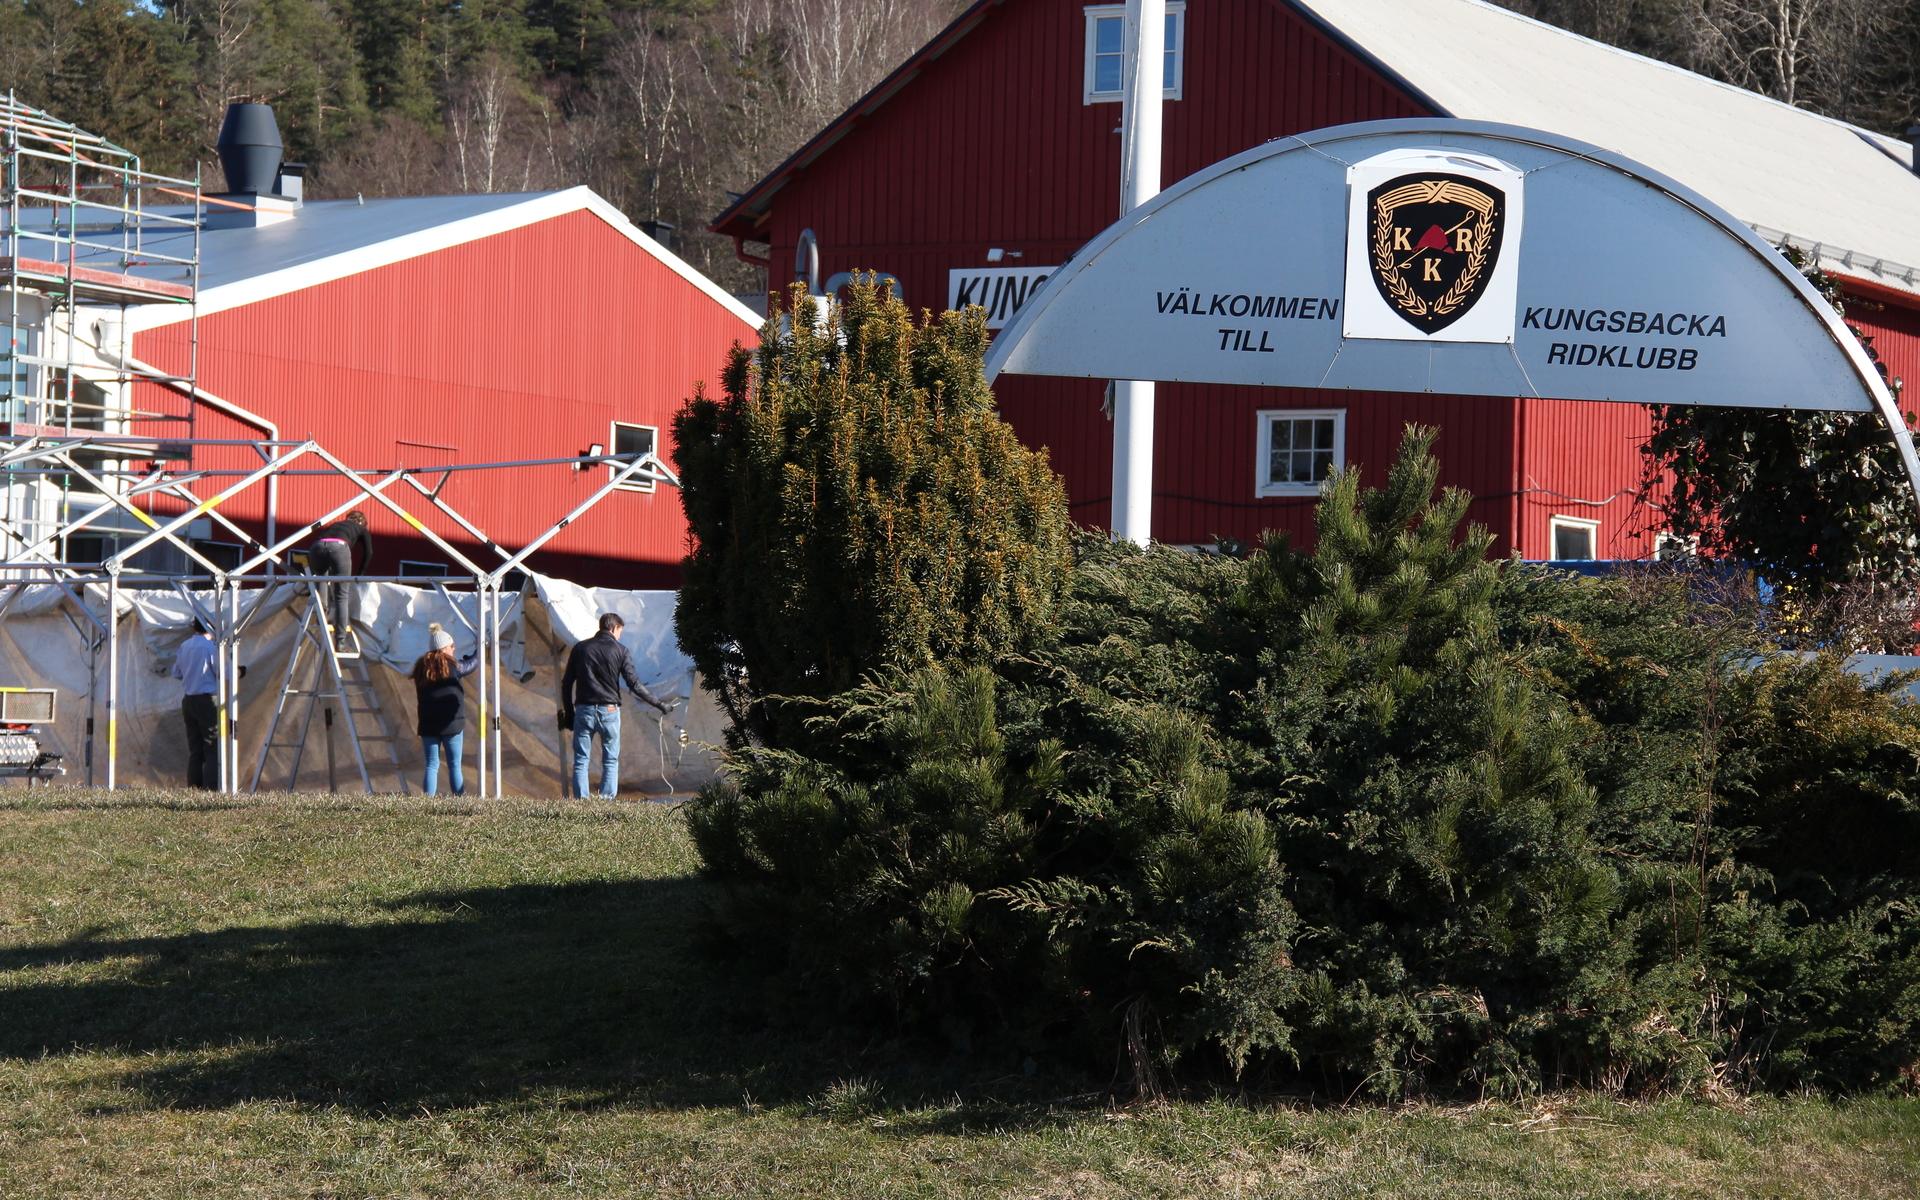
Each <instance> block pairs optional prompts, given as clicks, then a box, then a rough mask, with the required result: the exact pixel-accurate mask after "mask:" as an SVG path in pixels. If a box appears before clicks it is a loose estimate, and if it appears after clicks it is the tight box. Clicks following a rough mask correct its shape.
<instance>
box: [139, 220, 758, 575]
mask: <svg viewBox="0 0 1920 1200" xmlns="http://www.w3.org/2000/svg"><path fill="white" fill-rule="evenodd" d="M295 219H296V220H297V219H298V218H297V217H296V218H295ZM752 336H753V330H752V329H751V328H749V327H748V326H747V325H746V324H745V323H744V322H742V321H740V320H739V319H738V318H736V317H735V316H733V315H732V314H731V313H729V312H728V311H727V310H726V309H724V308H723V307H722V306H721V305H720V304H718V303H717V302H715V301H714V300H712V299H711V298H709V297H708V296H706V295H704V294H702V293H701V292H700V291H699V290H698V289H696V288H695V287H694V286H693V285H691V284H690V283H688V282H687V281H686V280H685V279H683V278H681V277H680V276H679V275H677V274H675V273H674V272H673V271H672V270H671V269H670V268H668V267H667V266H666V265H665V264H663V263H662V262H660V261H659V260H658V259H656V258H654V257H653V256H652V255H650V254H648V253H647V252H646V251H645V250H643V249H641V248H640V247H639V246H636V245H634V244H633V243H632V242H631V241H629V240H628V239H627V238H626V237H625V236H623V235H622V234H621V233H619V232H618V231H616V230H614V229H613V228H611V227H609V226H608V225H607V224H606V223H605V222H604V221H602V220H600V219H599V218H598V217H597V216H594V215H593V214H591V213H587V212H577V213H571V214H568V215H565V216H561V217H556V218H553V219H551V220H547V221H543V222H540V223H538V224H534V225H531V226H528V227H526V228H523V229H519V230H514V231H511V232H507V233H502V234H498V235H495V236H492V237H488V238H484V239H481V240H479V241H475V242H470V243H466V244H464V245H460V246H456V247H453V248H450V249H447V250H441V251H437V252H435V253H431V254H427V255H423V256H421V257H418V258H414V259H410V260H407V261H404V262H399V263H395V264H392V265H390V266H385V267H380V268H378V269H375V270H371V271H367V272H365V273H363V274H360V275H355V276H351V277H349V278H346V279H341V280H338V281H335V282H331V283H323V284H319V285H316V286H314V287H310V288H306V289H304V290H301V291H297V292H292V293H289V294H287V295H284V296H278V297H275V298H273V299H271V300H266V301H262V302H260V303H257V304H250V305H246V306H244V307H240V308H235V309H230V310H227V311H225V312H220V313H215V314H213V315H210V316H207V317H204V318H202V320H201V321H200V369H199V380H200V383H201V385H202V386H203V387H205V388H206V389H207V390H209V391H211V392H212V393H214V394H215V395H217V396H220V397H222V398H224V399H227V400H230V401H232V402H233V403H235V404H238V405H241V406H243V407H246V408H248V409H251V410H253V411H254V412H257V413H260V414H262V415H264V416H266V417H268V418H269V419H272V420H274V421H277V422H278V423H279V425H280V428H281V432H282V436H283V437H287V438H305V437H308V436H312V437H314V438H316V439H318V440H319V441H320V443H321V444H322V445H324V446H325V447H326V448H327V449H329V450H330V451H332V452H333V453H335V454H336V455H339V456H340V457H341V458H343V459H345V460H346V461H347V462H348V463H350V464H352V465H354V466H358V467H391V466H397V465H402V464H403V463H405V464H406V465H418V464H432V463H435V462H444V461H462V462H473V461H498V460H508V459H529V458H558V457H566V456H571V455H577V454H579V453H580V452H582V451H583V450H585V449H586V448H587V447H588V446H590V445H592V444H594V443H600V444H602V445H610V444H611V443H610V441H609V428H610V424H611V422H613V421H616V420H618V421H623V422H631V423H635V424H643V425H653V426H656V427H658V429H659V430H660V440H661V446H662V457H664V458H667V459H668V460H669V461H671V456H670V439H671V431H670V429H669V428H668V425H669V423H670V422H671V420H672V416H673V413H674V410H675V409H676V407H677V406H678V405H679V403H680V401H681V400H682V398H684V397H685V396H687V395H689V394H690V393H691V392H692V390H693V387H694V385H695V383H696V382H699V381H706V382H708V383H709V384H710V385H712V384H715V383H716V381H717V380H718V378H719V374H720V371H721V369H722V367H723V366H724V363H725V359H726V354H727V350H728V347H729V346H731V345H732V344H733V343H734V342H735V341H736V340H748V339H751V338H752ZM186 337H187V327H186V326H185V325H173V326H167V327H163V328H161V329H157V330H152V331H148V332H145V333H142V334H140V335H138V337H137V339H136V342H135V353H136V354H137V355H139V356H140V357H142V358H144V359H146V360H147V361H149V362H154V363H158V364H161V365H164V366H168V367H171V368H173V369H180V368H181V367H182V366H183V364H184V360H185V348H186ZM136 404H137V405H139V406H142V407H155V405H152V404H145V403H142V402H140V401H136ZM195 436H196V437H200V438H252V437H256V436H258V435H257V434H256V433H255V432H254V431H252V430H251V429H248V428H247V427H245V426H243V425H241V424H239V423H238V422H235V421H233V420H230V419H228V418H224V417H220V416H218V415H213V414H206V413H205V412H204V410H203V415H202V417H201V418H200V419H199V422H198V426H197V429H196V431H195ZM259 463H260V459H259V458H258V456H257V455H255V454H254V453H253V452H252V451H251V450H248V449H240V448H236V449H232V450H207V451H203V452H202V453H201V455H200V456H199V458H198V459H197V460H196V463H195V465H196V466H199V467H202V468H206V467H225V468H235V467H246V468H249V469H251V468H252V467H256V466H258V465H259ZM605 479H606V474H605V469H604V468H600V469H596V470H591V471H582V472H576V471H574V470H573V469H572V468H571V467H543V468H537V469H527V470H521V471H516V472H488V473H485V474H479V473H475V474H466V475H456V476H455V477H454V478H453V479H452V480H451V482H449V483H448V485H447V487H446V489H445V491H444V492H443V495H444V496H445V498H446V499H447V500H448V501H449V502H450V503H451V504H452V505H453V507H455V508H456V509H458V510H459V511H460V512H462V513H463V514H465V515H466V516H467V517H468V518H469V519H470V520H472V521H474V522H475V523H476V524H478V525H479V526H480V527H481V528H482V529H484V530H486V531H487V532H488V533H490V534H491V535H492V536H493V537H494V538H495V539H496V540H498V541H499V542H501V543H502V544H503V545H506V546H508V547H510V548H517V547H518V546H519V545H522V544H524V543H525V542H527V541H528V540H530V539H531V538H532V537H534V536H535V535H537V534H538V533H540V532H541V531H542V530H544V529H545V528H546V527H548V526H549V525H551V524H552V523H553V522H554V521H555V520H557V519H558V518H560V517H562V516H564V515H565V514H566V513H567V511H568V510H569V509H571V508H572V507H573V506H574V505H575V504H577V503H578V502H580V501H581V500H584V499H585V498H586V497H587V496H588V495H589V494H590V493H591V492H592V491H593V490H594V488H596V487H598V486H599V485H600V484H601V483H603V482H604V481H605ZM349 492H350V488H348V487H347V486H346V485H344V484H342V483H341V482H339V481H338V480H337V479H315V478H287V479H286V480H285V481H284V482H283V484H282V487H281V494H280V523H281V526H282V528H283V529H285V528H287V527H289V525H290V524H297V523H300V522H304V521H307V520H310V519H312V518H313V517H315V516H317V515H319V514H320V513H322V512H324V511H326V510H328V509H329V508H331V507H332V506H333V505H335V504H337V503H339V502H340V501H341V500H342V499H345V498H346V497H347V496H348V494H349ZM388 494H390V495H393V496H394V497H395V498H396V499H398V500H399V501H400V502H401V503H402V505H403V506H405V507H406V508H408V510H409V511H411V512H414V513H416V514H425V513H427V512H429V511H430V510H428V509H427V507H426V506H425V503H424V501H421V500H420V499H419V498H418V497H417V496H413V495H412V493H411V489H407V488H406V487H405V485H404V484H402V485H398V486H396V488H395V489H393V490H392V491H390V492H389V493H388ZM262 500H263V496H262V495H261V494H260V493H258V492H256V493H249V495H248V496H247V497H245V498H242V501H241V502H240V503H239V506H238V507H237V508H236V509H235V510H234V511H235V512H237V513H238V514H239V515H242V516H244V517H246V518H248V519H249V521H250V522H257V521H258V520H259V518H260V516H261V514H262V511H263V506H262ZM365 507H366V509H367V511H368V513H369V515H370V516H371V517H372V527H373V532H374V535H375V543H376V558H375V569H376V570H377V571H380V572H383V573H384V572H390V571H393V570H395V569H396V567H397V564H398V562H399V560H400V559H402V558H409V559H424V560H427V561H445V556H444V555H443V554H441V553H440V552H439V551H438V550H436V549H435V548H433V547H432V546H431V545H429V544H427V543H426V542H425V541H424V540H423V539H421V538H419V537H418V536H417V535H415V534H413V533H412V532H411V530H409V529H408V528H407V527H406V526H405V525H404V524H403V523H402V522H401V521H400V519H399V518H398V517H396V516H394V515H393V514H391V513H388V512H386V511H384V510H381V509H378V507H377V506H376V505H373V504H368V505H366V506H365ZM426 524H427V525H428V527H429V528H431V529H433V530H434V531H435V532H436V533H439V534H441V535H442V536H445V537H447V538H448V539H449V540H450V541H452V542H454V543H455V544H456V545H458V546H460V547H462V549H463V551H464V552H466V553H468V555H469V557H471V558H473V559H474V561H475V562H478V563H480V564H481V565H483V566H491V565H493V563H490V562H488V561H487V559H486V558H484V557H482V556H480V555H479V553H478V551H477V548H474V547H472V539H470V538H468V537H467V536H466V535H464V534H462V533H460V531H459V530H458V528H457V527H455V526H454V525H453V524H452V523H451V522H450V521H449V520H447V519H446V518H445V517H442V516H440V515H438V514H433V515H432V516H431V517H429V518H428V519H427V520H426ZM685 543H686V519H685V517H684V515H683V513H682V511H681V508H680V503H679V498H678V496H677V494H676V493H675V492H674V491H673V489H671V488H669V487H664V486H663V487H661V488H660V489H659V490H658V491H657V492H654V493H651V494H642V493H631V492H620V493H616V494H614V495H612V496H610V497H608V498H607V499H606V500H605V501H603V502H602V503H601V505H600V506H599V507H598V508H597V509H595V510H594V511H593V512H592V513H590V514H588V515H587V516H586V517H584V518H583V519H581V520H580V521H578V522H577V523H575V524H574V525H572V526H570V527H569V528H568V529H567V530H566V531H565V532H563V533H562V534H561V535H560V536H559V537H558V538H557V539H556V540H555V541H553V542H551V543H549V546H548V549H547V551H546V552H545V553H543V554H542V555H541V556H540V557H539V558H537V559H536V560H535V562H534V564H533V565H534V567H535V568H536V569H537V570H541V571H545V572H547V573H550V574H557V575H562V576H565V577H568V578H572V579H576V580H580V581H583V582H590V583H596V584H605V585H612V586H624V587H670V586H675V585H676V584H677V582H678V578H679V562H680V559H681V556H682V555H683V553H684V552H685ZM496 561H497V560H496Z"/></svg>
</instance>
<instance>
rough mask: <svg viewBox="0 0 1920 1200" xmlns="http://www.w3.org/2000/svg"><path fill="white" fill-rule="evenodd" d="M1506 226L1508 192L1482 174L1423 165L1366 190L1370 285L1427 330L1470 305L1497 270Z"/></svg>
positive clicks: (1442, 324) (1409, 321) (1445, 322)
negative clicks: (1425, 169)
mask: <svg viewBox="0 0 1920 1200" xmlns="http://www.w3.org/2000/svg"><path fill="white" fill-rule="evenodd" d="M1505 233H1506V197H1505V195H1504V194H1503V193H1502V192H1501V190H1500V189H1499V188H1497V187H1495V186H1493V185H1492V184H1490V183H1488V182H1486V181H1485V180H1482V179H1474V178H1471V177H1469V176H1466V175H1450V174H1441V173H1434V172H1421V173H1416V174H1410V175H1400V176H1397V177H1395V178H1393V179H1389V180H1387V181H1386V182H1384V183H1382V184H1380V185H1379V186H1378V187H1376V188H1374V189H1373V190H1372V191H1370V192H1368V193H1367V245H1368V247H1369V248H1370V254H1369V262H1368V266H1369V269H1370V271H1371V274H1372V276H1373V284H1374V286H1375V287H1376V288H1378V289H1379V291H1380V297H1381V299H1383V300H1385V301H1386V302H1387V305H1388V307H1389V308H1391V309H1392V310H1393V312H1394V313H1395V314H1396V315H1398V316H1399V317H1400V319H1401V320H1403V321H1405V322H1406V323H1407V324H1409V325H1411V326H1413V327H1414V328H1415V329H1417V330H1419V331H1420V332H1422V333H1428V334H1431V333H1437V332H1438V331H1440V330H1442V329H1445V328H1446V327H1447V326H1449V325H1451V324H1453V323H1454V322H1455V321H1458V320H1459V319H1460V318H1461V317H1464V316H1466V315H1467V313H1468V312H1470V311H1472V309H1473V306H1474V305H1475V304H1476V303H1477V302H1478V301H1479V299H1480V297H1481V296H1482V295H1484V294H1485V293H1486V290H1487V284H1488V283H1489V282H1490V281H1491V280H1492V279H1493V277H1494V268H1495V266H1496V265H1498V263H1499V261H1500V243H1501V240H1502V238H1503V236H1504V235H1505Z"/></svg>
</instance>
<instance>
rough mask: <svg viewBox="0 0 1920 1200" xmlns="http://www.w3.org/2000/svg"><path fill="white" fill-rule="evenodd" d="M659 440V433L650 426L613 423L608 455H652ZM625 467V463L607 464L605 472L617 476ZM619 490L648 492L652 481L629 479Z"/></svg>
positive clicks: (650, 489)
mask: <svg viewBox="0 0 1920 1200" xmlns="http://www.w3.org/2000/svg"><path fill="white" fill-rule="evenodd" d="M659 440H660V431H659V430H658V429H656V428H654V427H653V426H652V425H629V424H627V423H626V422H624V421H615V422H614V423H613V434H612V436H611V437H610V438H609V439H608V445H610V446H611V447H612V449H611V450H610V451H609V453H612V454H652V453H653V450H654V447H655V446H656V445H657V444H658V443H659ZM626 465H627V464H625V463H608V464H607V471H608V472H609V473H611V474H619V472H620V471H621V470H622V469H623V468H625V467H626ZM620 489H621V490H622V491H627V492H650V491H652V490H653V480H651V479H629V480H628V481H627V482H625V483H623V484H621V485H620Z"/></svg>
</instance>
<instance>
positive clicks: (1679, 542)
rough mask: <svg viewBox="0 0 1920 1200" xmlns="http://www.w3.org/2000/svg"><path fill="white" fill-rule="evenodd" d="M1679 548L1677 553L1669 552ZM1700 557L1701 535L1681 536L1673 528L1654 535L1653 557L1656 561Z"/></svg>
mask: <svg viewBox="0 0 1920 1200" xmlns="http://www.w3.org/2000/svg"><path fill="white" fill-rule="evenodd" d="M1670 549H1677V553H1669V550H1670ZM1698 557H1700V535H1699V534H1689V535H1688V536H1686V537H1681V536H1680V535H1679V534H1677V533H1674V532H1673V531H1672V530H1663V531H1662V532H1660V533H1656V534H1654V535H1653V558H1654V561H1655V562H1673V561H1676V560H1678V559H1682V558H1698Z"/></svg>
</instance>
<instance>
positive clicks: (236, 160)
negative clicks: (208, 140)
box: [217, 104, 282, 196]
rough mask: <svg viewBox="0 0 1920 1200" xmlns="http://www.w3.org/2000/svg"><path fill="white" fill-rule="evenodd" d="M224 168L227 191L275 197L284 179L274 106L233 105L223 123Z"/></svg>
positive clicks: (222, 154)
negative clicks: (281, 175) (279, 182)
mask: <svg viewBox="0 0 1920 1200" xmlns="http://www.w3.org/2000/svg"><path fill="white" fill-rule="evenodd" d="M217 146H218V149H219V151H220V167H221V169H222V170H224V171H225V172H226V174H227V191H228V192H229V193H234V194H245V193H252V194H254V195H268V196H270V195H273V194H274V185H275V183H276V182H278V180H279V176H280V152H281V150H282V146H281V144H280V126H279V124H278V123H277V122H276V121H275V120H274V119H273V106H272V105H271V104H229V105H227V116H226V119H225V120H223V121H221V122H220V141H219V142H218V143H217Z"/></svg>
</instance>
